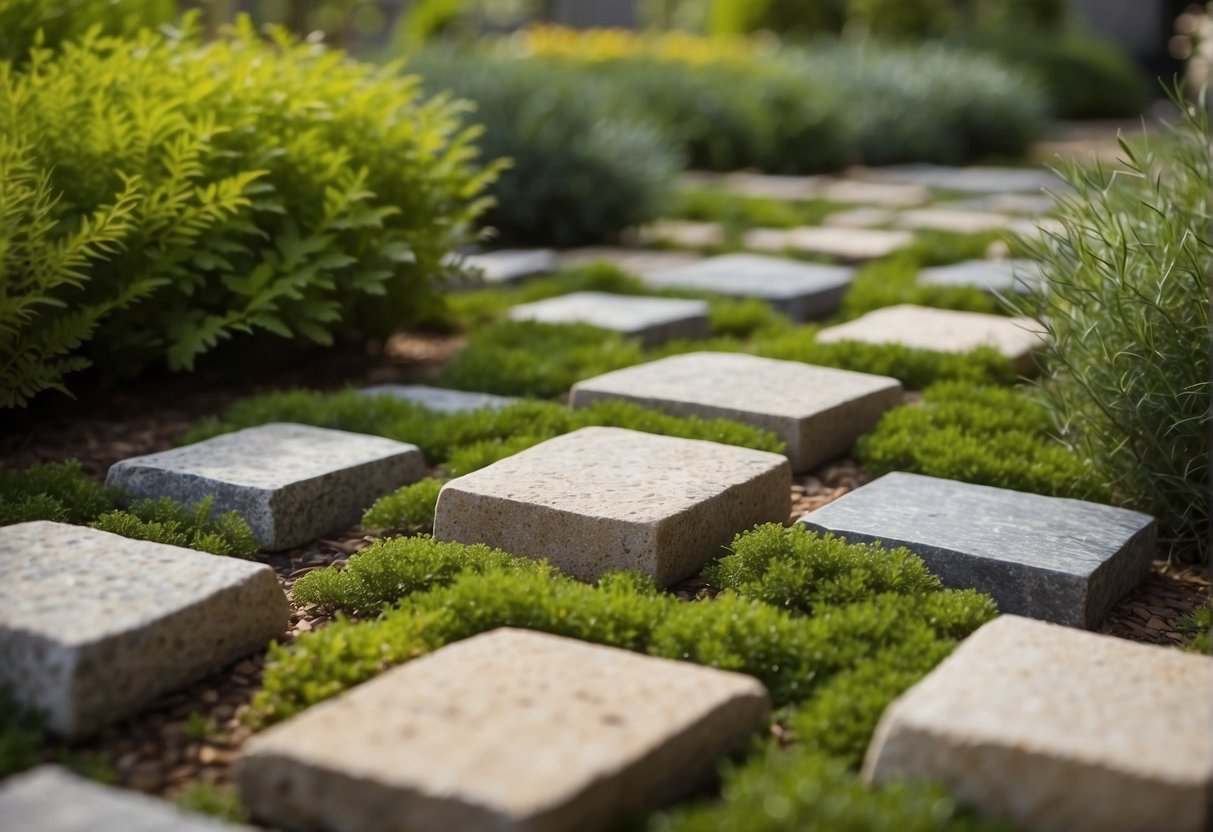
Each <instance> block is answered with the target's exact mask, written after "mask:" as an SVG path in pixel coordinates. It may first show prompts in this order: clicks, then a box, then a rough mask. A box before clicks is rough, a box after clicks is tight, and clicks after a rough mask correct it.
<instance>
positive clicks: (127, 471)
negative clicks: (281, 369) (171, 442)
mask: <svg viewBox="0 0 1213 832" xmlns="http://www.w3.org/2000/svg"><path fill="white" fill-rule="evenodd" d="M424 476H425V459H424V458H423V457H422V455H421V451H419V450H418V449H417V447H416V446H414V445H407V444H405V443H403V442H396V441H394V440H391V439H385V438H383V437H381V436H367V435H365V434H361V433H349V432H347V431H340V430H328V429H326V428H316V427H311V426H309V425H294V424H282V423H272V424H268V425H260V426H258V427H255V428H246V429H245V430H239V431H235V432H234V433H227V434H224V435H222V436H216V437H214V438H213V439H207V440H206V441H204V442H199V443H197V444H195V445H186V446H184V447H181V448H174V449H173V450H171V451H164V452H162V453H157V454H148V455H146V456H136V457H131V458H130V459H124V460H122V461H121V462H118V463H116V464H115V465H113V466H112V467H111V468H110V470H109V475H108V476H107V477H106V482H107V483H108V484H109V485H116V486H119V487H121V488H125V489H126V490H127V491H129V492H131V493H132V494H133V495H134V496H136V497H160V496H168V497H172V498H173V499H175V500H180V501H181V502H183V503H186V504H187V505H192V504H194V503H197V502H198V501H199V500H201V499H203V498H204V497H206V496H207V495H214V497H215V503H214V510H215V511H216V512H224V511H236V512H238V513H239V514H240V516H241V517H243V518H244V519H245V521H247V522H248V524H249V526H251V527H252V529H253V533H254V534H255V535H256V536H257V540H258V542H259V543H260V544H261V547H262V548H263V549H266V550H267V551H278V550H282V549H289V548H291V547H293V546H298V545H300V544H302V543H306V542H307V541H309V540H312V539H313V538H315V537H318V536H319V535H322V534H325V533H327V532H331V531H333V530H335V529H341V528H345V527H347V526H350V525H352V524H354V523H357V522H358V519H359V518H360V517H361V516H362V512H363V510H364V509H365V508H366V507H367V506H369V505H370V504H371V503H373V502H374V501H375V500H376V499H377V498H379V497H381V496H383V495H384V494H387V493H388V492H390V491H393V490H395V489H397V488H399V487H401V486H403V485H408V484H409V483H413V482H416V481H417V480H419V479H421V478H422V477H424Z"/></svg>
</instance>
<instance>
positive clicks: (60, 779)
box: [0, 765, 253, 832]
mask: <svg viewBox="0 0 1213 832" xmlns="http://www.w3.org/2000/svg"><path fill="white" fill-rule="evenodd" d="M0 829H5V830H9V832H240V830H246V832H253V830H252V827H249V826H235V825H233V824H230V823H227V822H225V821H220V820H216V819H215V818H211V817H207V816H206V815H200V814H196V813H193V812H185V811H182V810H181V809H178V808H177V807H176V806H174V805H173V804H172V803H169V802H167V801H164V800H157V799H156V798H154V797H148V796H147V795H145V794H140V793H139V792H136V791H131V790H129V789H119V788H115V787H113V786H103V785H102V784H100V783H97V782H94V781H92V780H86V779H85V778H83V777H80V776H78V775H75V774H72V773H71V772H69V771H67V770H66V769H63V768H60V767H59V766H53V765H43V766H39V767H38V768H35V769H32V770H30V771H27V772H25V773H23V774H17V775H14V776H12V777H10V778H8V779H7V780H5V781H4V782H3V783H0Z"/></svg>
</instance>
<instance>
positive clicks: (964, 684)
mask: <svg viewBox="0 0 1213 832" xmlns="http://www.w3.org/2000/svg"><path fill="white" fill-rule="evenodd" d="M1210 691H1213V659H1210V658H1209V657H1207V656H1201V655H1197V654H1194V653H1185V652H1183V651H1181V650H1176V649H1173V648H1169V647H1155V646H1151V645H1145V644H1135V643H1133V642H1131V641H1123V640H1121V639H1118V638H1113V637H1111V636H1104V635H1096V634H1095V633H1085V632H1082V631H1080V630H1072V629H1069V628H1067V627H1058V626H1056V625H1051V624H1044V623H1041V622H1039V621H1032V620H1030V619H1026V618H1019V617H1016V616H1010V615H1004V616H1002V617H1001V618H997V619H995V620H994V621H991V622H990V623H989V624H986V625H985V626H984V627H982V628H981V629H980V630H978V631H977V632H976V633H974V634H973V635H972V636H970V637H969V638H968V639H967V640H966V641H965V642H964V643H962V644H961V645H960V647H959V648H958V649H957V650H956V652H955V653H953V654H952V655H951V656H950V657H948V658H947V659H945V660H944V661H943V662H942V663H941V664H940V665H939V666H938V667H936V668H935V670H933V671H932V672H931V673H930V674H928V675H927V676H926V678H924V679H923V680H922V681H921V682H919V683H918V684H917V685H915V686H914V687H913V688H911V689H910V690H909V691H907V692H906V693H905V694H903V695H902V696H901V698H899V699H897V700H896V701H894V702H893V704H892V705H890V706H889V708H888V709H887V710H886V711H885V713H884V716H883V718H882V719H881V721H880V725H879V727H878V728H877V729H876V734H875V736H874V737H873V739H872V744H871V746H870V748H869V749H868V755H867V760H866V762H865V764H864V770H863V774H864V777H865V779H866V780H867V781H868V782H872V783H890V782H894V781H899V780H930V781H934V782H939V783H942V784H944V785H945V786H947V787H948V788H949V789H950V790H951V791H952V792H953V794H954V795H955V796H956V797H957V798H958V799H959V800H960V801H962V802H964V803H967V804H970V805H973V806H976V807H977V808H978V809H979V810H981V811H982V813H984V814H988V815H992V816H996V817H1000V818H1003V819H1006V820H1009V821H1011V822H1012V823H1013V824H1014V825H1015V827H1016V828H1018V829H1030V830H1033V831H1034V832H1073V830H1099V832H1144V830H1164V829H1165V830H1168V832H1203V830H1208V829H1209V828H1211V827H1213V812H1211V810H1210V807H1211V806H1213V801H1211V800H1210V798H1211V797H1213V698H1210V695H1209V694H1210Z"/></svg>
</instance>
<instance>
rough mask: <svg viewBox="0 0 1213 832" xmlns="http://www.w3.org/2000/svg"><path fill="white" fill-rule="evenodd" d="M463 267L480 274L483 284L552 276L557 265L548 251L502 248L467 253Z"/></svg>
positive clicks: (557, 262) (552, 252) (550, 251)
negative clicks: (537, 276)
mask: <svg viewBox="0 0 1213 832" xmlns="http://www.w3.org/2000/svg"><path fill="white" fill-rule="evenodd" d="M463 265H464V266H465V267H466V268H468V269H470V270H472V271H475V272H479V273H480V274H481V275H482V276H483V277H484V281H485V282H486V283H514V282H517V281H519V280H522V279H524V278H527V277H533V276H535V275H540V274H551V273H552V272H554V271H556V269H557V268H558V267H559V265H560V263H559V261H557V259H556V251H555V250H554V249H550V248H531V249H502V250H500V251H486V252H484V253H482V254H469V255H468V256H466V257H464V258H463Z"/></svg>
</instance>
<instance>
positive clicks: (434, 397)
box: [362, 384, 518, 413]
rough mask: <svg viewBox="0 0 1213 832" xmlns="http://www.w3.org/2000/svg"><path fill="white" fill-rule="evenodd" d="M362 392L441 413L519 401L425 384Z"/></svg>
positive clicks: (387, 385)
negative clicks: (410, 403)
mask: <svg viewBox="0 0 1213 832" xmlns="http://www.w3.org/2000/svg"><path fill="white" fill-rule="evenodd" d="M362 392H363V393H365V394H367V395H368V396H391V397H392V398H395V399H403V400H404V401H409V402H416V403H417V404H419V405H422V406H423V407H428V408H429V409H430V410H436V411H438V412H439V413H460V412H462V411H465V410H479V409H480V408H482V407H491V408H493V409H494V410H500V409H501V408H503V407H509V406H510V405H511V404H513V403H514V402H516V401H518V399H511V398H509V397H507V396H494V395H493V394H492V393H472V392H470V391H467V390H448V389H446V388H445V387H428V386H426V385H424V384H379V385H376V386H374V387H364V388H363V389H362Z"/></svg>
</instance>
